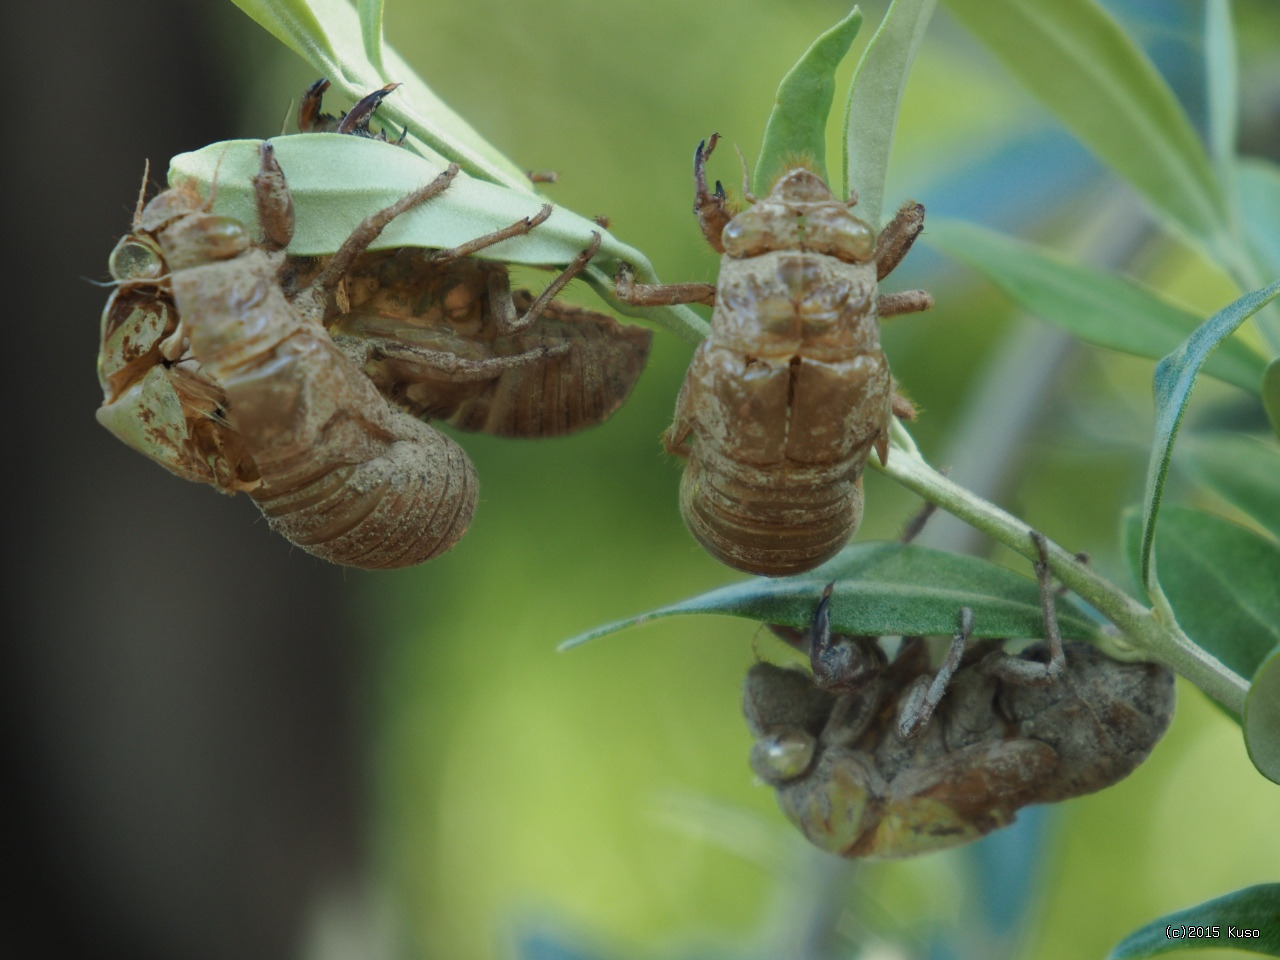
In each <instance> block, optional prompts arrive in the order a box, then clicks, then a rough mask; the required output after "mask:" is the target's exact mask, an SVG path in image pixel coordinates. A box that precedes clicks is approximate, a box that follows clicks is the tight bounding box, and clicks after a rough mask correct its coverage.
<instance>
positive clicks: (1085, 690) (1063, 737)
mask: <svg viewBox="0 0 1280 960" xmlns="http://www.w3.org/2000/svg"><path fill="white" fill-rule="evenodd" d="M1033 538H1034V539H1035V541H1036V544H1037V546H1038V547H1039V549H1040V551H1041V561H1040V562H1039V563H1038V564H1037V565H1036V573H1037V575H1038V579H1039V582H1040V590H1041V602H1042V605H1043V607H1044V611H1045V632H1046V640H1044V641H1041V642H1038V643H1036V644H1033V645H1032V646H1031V647H1029V648H1027V649H1026V650H1024V651H1022V653H1020V654H1018V655H1017V656H1011V655H1009V654H1006V653H1005V652H1003V650H1002V649H1001V643H1002V641H999V640H988V641H983V642H980V643H977V644H969V643H968V637H969V633H970V632H971V630H972V628H973V615H972V613H971V612H970V611H969V610H968V609H967V608H966V609H964V610H962V611H961V614H960V632H959V633H958V634H957V635H956V636H955V637H954V638H953V639H952V645H951V649H950V651H949V653H948V655H947V657H946V659H945V660H944V661H943V663H942V664H941V666H940V667H939V668H938V669H937V670H934V669H932V668H931V666H930V662H929V657H928V654H927V651H926V648H925V645H924V640H923V638H921V637H907V638H904V640H903V644H902V647H901V648H900V649H899V651H898V654H897V656H896V657H895V658H894V659H893V661H892V662H891V663H887V662H886V658H885V656H884V654H883V652H882V651H881V649H880V647H879V645H878V644H877V642H876V639H875V638H874V637H851V636H840V635H832V634H831V633H830V630H829V624H828V621H827V618H826V611H827V604H828V602H829V598H830V595H831V585H828V588H827V589H826V590H825V591H824V592H823V597H822V599H821V601H820V602H819V604H818V608H817V611H816V613H815V615H814V622H813V627H812V629H811V631H810V636H809V638H808V639H809V643H808V646H809V655H810V661H811V663H812V665H813V668H814V672H813V673H812V674H809V673H806V672H802V671H799V670H793V669H785V668H782V667H777V666H774V665H773V664H768V663H757V664H756V665H755V666H753V667H752V668H751V670H750V671H749V672H748V674H747V682H746V691H745V694H744V699H743V710H744V713H745V714H746V718H747V724H748V726H749V727H750V728H751V732H752V734H753V735H754V736H755V737H756V744H755V746H754V747H753V749H752V754H751V765H752V768H753V769H754V770H755V772H756V773H757V775H759V776H760V778H761V779H763V780H764V781H765V782H766V783H768V784H769V785H770V786H772V787H774V788H775V789H776V790H777V793H778V804H779V806H780V807H781V808H782V810H783V812H784V813H785V814H786V815H787V817H788V818H789V819H790V820H791V821H792V822H793V823H795V824H796V826H798V827H799V828H800V830H801V831H802V832H803V833H804V835H805V836H806V837H808V838H809V840H811V841H812V842H813V843H814V844H816V845H817V846H819V847H821V848H822V849H824V850H828V851H831V852H832V853H839V854H843V855H844V856H848V857H871V858H894V857H908V856H914V855H916V854H920V853H929V852H931V851H934V850H943V849H946V848H948V847H953V846H957V845H959V844H963V843H968V842H969V841H971V840H975V839H977V838H978V837H981V836H983V835H985V834H987V833H990V832H991V831H992V830H995V829H997V828H999V827H1003V826H1007V825H1008V824H1010V823H1012V822H1013V820H1014V817H1015V815H1016V813H1017V811H1018V810H1019V809H1021V808H1022V807H1025V806H1028V805H1029V804H1033V803H1053V802H1056V801H1059V800H1067V799H1070V798H1072V797H1078V796H1081V795H1083V794H1086V793H1093V792H1094V791H1097V790H1101V789H1103V788H1105V787H1109V786H1111V785H1112V784H1114V783H1117V782H1119V781H1120V780H1122V779H1124V778H1125V777H1126V776H1128V775H1129V774H1130V773H1132V772H1133V771H1134V769H1136V768H1137V766H1138V765H1139V764H1140V763H1141V762H1142V761H1143V760H1144V759H1146V757H1147V755H1148V754H1149V753H1150V752H1151V749H1152V748H1153V747H1154V746H1155V745H1156V743H1157V742H1158V741H1159V740H1160V737H1161V736H1163V735H1164V731H1165V730H1166V729H1167V727H1168V726H1169V721H1170V719H1171V718H1172V716H1173V705H1174V683H1173V674H1172V673H1171V672H1170V671H1169V670H1168V669H1167V668H1165V667H1163V666H1158V665H1156V664H1153V663H1120V662H1118V661H1115V660H1112V659H1110V658H1109V657H1107V656H1106V655H1104V654H1103V653H1101V652H1099V651H1098V650H1097V649H1095V648H1094V647H1092V646H1089V645H1088V644H1084V643H1064V642H1063V641H1062V638H1061V635H1060V633H1059V631H1058V626H1057V618H1056V614H1055V612H1054V608H1053V593H1052V588H1051V584H1050V581H1049V574H1048V564H1047V559H1046V553H1047V548H1046V545H1045V542H1044V539H1043V538H1042V537H1040V536H1039V535H1038V534H1033ZM775 632H777V633H778V634H779V636H781V637H782V638H783V639H784V640H787V641H788V642H791V643H794V644H796V645H797V646H801V645H802V644H801V643H800V642H799V641H800V637H799V636H798V635H797V632H796V631H792V630H790V629H788V628H775Z"/></svg>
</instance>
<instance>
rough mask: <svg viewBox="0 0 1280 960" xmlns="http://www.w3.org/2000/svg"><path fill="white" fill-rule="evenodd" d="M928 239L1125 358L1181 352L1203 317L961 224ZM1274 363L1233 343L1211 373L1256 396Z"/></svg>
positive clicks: (935, 226) (939, 225)
mask: <svg viewBox="0 0 1280 960" xmlns="http://www.w3.org/2000/svg"><path fill="white" fill-rule="evenodd" d="M924 239H925V240H926V242H928V243H929V244H930V245H931V246H933V247H936V248H937V249H938V250H941V251H942V252H943V253H945V254H948V255H949V256H952V257H955V258H956V259H957V260H960V261H963V262H964V263H967V264H968V265H969V266H971V267H973V268H974V269H975V270H977V271H979V272H980V273H982V274H983V275H984V276H986V277H987V279H989V280H990V281H991V282H992V283H994V284H995V285H996V286H998V287H999V288H1000V289H1001V290H1003V291H1004V292H1005V293H1007V294H1008V295H1009V296H1010V297H1012V298H1013V299H1014V301H1016V302H1017V303H1018V305H1019V306H1021V307H1022V308H1023V309H1025V310H1027V311H1028V312H1030V313H1034V314H1035V315H1036V316H1038V317H1040V318H1041V319H1043V320H1047V321H1048V322H1049V323H1052V324H1054V325H1055V326H1059V327H1062V328H1063V329H1064V330H1067V331H1068V332H1070V333H1072V334H1074V335H1075V336H1077V337H1079V338H1080V339H1081V340H1084V341H1086V342H1088V343H1093V344H1096V345H1098V346H1100V347H1109V348H1110V349H1112V350H1119V351H1121V352H1122V353H1131V354H1135V355H1136V356H1139V357H1150V358H1151V359H1153V360H1155V359H1159V358H1160V357H1163V356H1165V355H1166V354H1167V353H1169V352H1170V351H1171V350H1174V349H1176V348H1177V346H1178V345H1179V344H1180V343H1182V341H1183V340H1185V339H1186V338H1187V336H1188V335H1190V334H1191V333H1192V331H1194V330H1195V329H1196V328H1197V327H1198V326H1199V325H1200V318H1199V317H1197V316H1196V315H1195V314H1194V313H1191V312H1190V311H1189V310H1184V309H1182V308H1181V307H1178V306H1175V305H1174V304H1172V303H1170V302H1169V301H1167V300H1165V299H1163V298H1161V297H1160V296H1158V295H1157V294H1156V293H1155V292H1154V291H1152V290H1150V289H1149V288H1147V287H1144V286H1142V285H1141V284H1139V283H1136V282H1135V281H1133V280H1129V279H1127V278H1125V277H1123V276H1120V275H1119V274H1116V273H1112V272H1110V271H1108V270H1100V269H1098V268H1096V267H1086V266H1082V265H1080V264H1075V263H1070V262H1068V261H1066V260H1064V259H1062V258H1061V257H1059V256H1057V255H1056V254H1053V253H1050V252H1049V251H1047V250H1044V249H1042V248H1039V247H1035V246H1033V245H1031V244H1029V243H1023V242H1021V241H1019V240H1014V239H1012V238H1010V237H1006V236H1003V235H1001V234H999V233H996V232H995V231H992V230H987V229H985V228H984V227H979V226H976V225H974V224H971V223H964V222H961V221H958V220H933V221H930V223H929V224H928V225H927V227H926V228H925V232H924ZM1265 367H1266V361H1265V360H1263V358H1262V357H1260V356H1258V354H1256V353H1254V352H1253V350H1252V349H1250V347H1249V346H1248V345H1247V344H1245V343H1244V342H1243V341H1241V340H1238V339H1228V340H1226V341H1225V342H1223V344H1222V346H1221V349H1219V350H1218V351H1217V352H1215V353H1214V354H1213V355H1212V356H1211V357H1209V359H1208V361H1207V362H1206V363H1205V365H1204V369H1205V372H1206V373H1208V374H1210V375H1212V376H1214V377H1217V378H1218V379H1220V380H1225V381H1226V382H1227V383H1232V384H1235V385H1236V386H1238V387H1241V388H1243V389H1245V390H1248V391H1250V392H1252V393H1256V392H1257V390H1258V384H1259V381H1260V380H1261V378H1262V372H1263V370H1264V369H1265Z"/></svg>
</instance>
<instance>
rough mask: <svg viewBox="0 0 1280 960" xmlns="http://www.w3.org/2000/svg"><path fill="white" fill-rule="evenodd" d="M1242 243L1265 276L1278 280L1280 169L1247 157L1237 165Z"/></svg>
mask: <svg viewBox="0 0 1280 960" xmlns="http://www.w3.org/2000/svg"><path fill="white" fill-rule="evenodd" d="M1236 174H1237V179H1236V187H1237V189H1238V191H1239V193H1240V210H1241V214H1242V220H1243V225H1244V235H1245V242H1246V243H1247V244H1248V245H1249V252H1250V254H1251V255H1252V256H1253V259H1254V260H1255V261H1256V262H1257V264H1258V269H1260V270H1261V271H1262V272H1263V275H1264V276H1269V277H1280V230H1277V229H1276V224H1278V223H1280V167H1277V166H1276V165H1275V164H1274V163H1269V162H1267V161H1266V160H1258V159H1256V158H1253V157H1246V158H1244V159H1242V160H1240V161H1239V162H1238V163H1237V165H1236Z"/></svg>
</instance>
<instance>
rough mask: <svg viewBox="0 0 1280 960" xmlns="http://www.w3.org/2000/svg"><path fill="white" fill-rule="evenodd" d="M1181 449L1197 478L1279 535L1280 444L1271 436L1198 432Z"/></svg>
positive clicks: (1188, 467) (1276, 535)
mask: <svg viewBox="0 0 1280 960" xmlns="http://www.w3.org/2000/svg"><path fill="white" fill-rule="evenodd" d="M1182 453H1183V454H1184V456H1183V460H1182V462H1184V463H1185V464H1186V466H1187V469H1188V471H1189V472H1190V473H1191V474H1192V475H1193V476H1194V477H1196V479H1197V480H1199V481H1200V482H1201V483H1203V484H1204V485H1205V486H1206V487H1208V488H1209V489H1210V490H1212V491H1214V492H1215V493H1216V494H1218V496H1220V497H1222V498H1223V499H1224V500H1226V501H1227V502H1228V503H1230V504H1231V505H1232V506H1233V507H1235V508H1236V509H1238V510H1240V511H1241V512H1243V513H1245V514H1247V515H1248V516H1250V517H1252V518H1253V519H1254V520H1256V521H1257V522H1258V523H1259V524H1261V525H1262V526H1263V527H1265V528H1266V529H1267V530H1268V531H1270V532H1271V534H1272V535H1273V536H1275V537H1280V447H1277V445H1276V443H1275V441H1274V440H1272V441H1270V442H1264V441H1263V440H1261V439H1259V438H1257V437H1250V436H1243V435H1240V434H1227V433H1215V434H1207V435H1199V436H1193V437H1189V438H1187V439H1184V440H1183V441H1182ZM1277 589H1280V587H1278V588H1277Z"/></svg>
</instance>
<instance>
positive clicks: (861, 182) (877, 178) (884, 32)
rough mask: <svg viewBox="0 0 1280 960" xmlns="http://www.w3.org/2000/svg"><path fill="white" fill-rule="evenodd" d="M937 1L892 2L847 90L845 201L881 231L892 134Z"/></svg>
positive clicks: (896, 0) (907, 0) (912, 0)
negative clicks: (853, 200) (854, 199)
mask: <svg viewBox="0 0 1280 960" xmlns="http://www.w3.org/2000/svg"><path fill="white" fill-rule="evenodd" d="M936 4H937V0H893V3H891V4H890V5H889V9H888V11H887V12H886V13H885V15H884V20H883V21H882V22H881V24H880V28H879V29H878V30H876V33H875V36H873V37H872V38H871V42H870V43H869V44H867V49H866V50H865V51H864V52H863V54H862V60H860V61H859V63H858V69H857V70H856V71H855V72H854V74H853V84H852V85H851V86H850V88H849V103H848V106H847V107H846V108H845V115H844V184H845V196H849V197H852V196H855V195H856V196H857V198H858V205H859V211H860V212H859V216H861V217H862V219H864V220H866V221H867V223H869V224H871V226H872V227H873V228H878V227H879V225H880V221H881V219H882V216H883V213H882V211H883V208H884V182H885V176H886V174H887V172H888V169H889V153H890V151H891V150H892V149H893V132H894V128H895V127H896V126H897V123H898V107H899V105H900V104H901V103H902V91H903V89H904V88H905V87H906V85H907V74H908V73H910V71H911V63H912V61H913V60H915V57H916V51H917V50H919V49H920V43H921V41H922V40H923V39H924V31H925V27H927V26H928V25H929V18H930V17H932V16H933V8H934V7H935V6H936Z"/></svg>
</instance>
